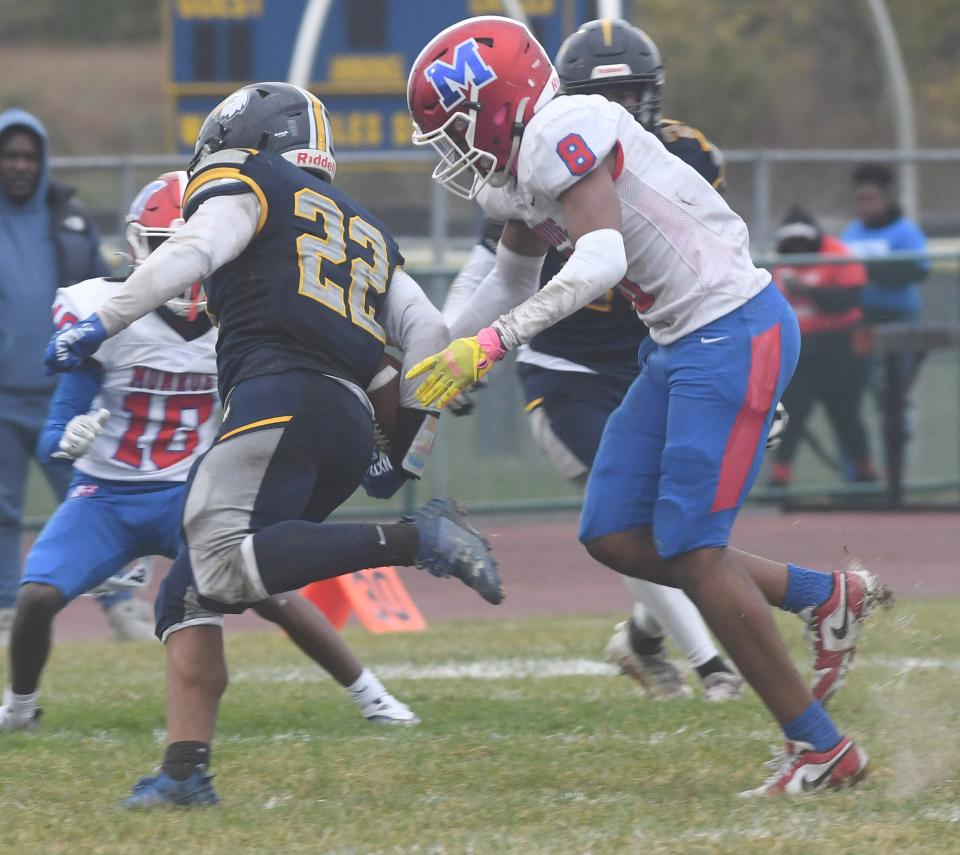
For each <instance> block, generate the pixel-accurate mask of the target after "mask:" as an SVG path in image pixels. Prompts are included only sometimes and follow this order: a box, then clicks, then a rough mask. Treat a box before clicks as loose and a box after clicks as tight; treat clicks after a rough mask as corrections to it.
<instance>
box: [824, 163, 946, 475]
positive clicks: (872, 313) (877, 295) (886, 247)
mask: <svg viewBox="0 0 960 855" xmlns="http://www.w3.org/2000/svg"><path fill="white" fill-rule="evenodd" d="M853 186H854V205H855V208H856V212H857V219H856V220H854V221H853V222H852V223H850V224H849V225H848V226H847V227H846V229H844V231H843V234H842V235H841V236H840V237H841V240H842V241H843V242H844V243H845V244H846V245H847V246H848V247H849V248H850V250H851V252H852V253H853V254H854V255H856V256H858V257H859V258H860V259H861V260H862V261H863V263H864V265H865V266H866V268H867V285H866V287H865V288H864V289H863V296H862V298H861V305H862V307H863V320H864V322H865V323H866V324H867V325H868V326H871V325H874V326H875V325H877V324H888V323H915V322H916V321H918V320H919V318H920V304H921V300H920V287H919V286H920V284H921V283H922V282H923V280H924V279H926V278H927V274H928V273H929V272H930V262H929V261H927V260H926V259H915V260H911V259H897V258H892V259H891V258H889V256H890V255H892V254H896V253H923V252H926V250H927V239H926V237H925V236H924V234H923V231H921V229H920V226H918V225H917V224H916V223H914V222H913V221H912V220H909V219H907V217H905V216H904V215H903V211H901V210H900V206H899V204H898V203H897V200H896V195H895V191H896V185H895V182H894V178H893V172H891V170H890V168H889V167H887V166H884V165H883V164H881V163H864V164H861V165H860V166H858V167H857V168H856V169H855V170H854V172H853ZM920 356H921V354H919V353H903V354H898V355H897V356H896V357H891V359H894V360H895V362H894V363H892V364H891V362H890V361H889V360H888V361H887V363H886V364H880V363H879V362H876V361H875V362H874V369H873V372H872V373H873V377H872V381H871V385H872V386H873V391H874V395H875V397H876V399H877V403H878V405H879V407H880V410H881V413H882V415H883V419H884V440H885V444H886V452H887V454H886V456H887V462H888V466H890V467H891V468H892V467H893V466H894V463H893V462H892V460H893V459H894V457H895V458H896V459H897V460H902V456H903V452H904V450H905V447H906V444H907V441H908V440H909V437H910V434H911V426H910V422H911V419H910V411H911V403H910V398H909V389H910V387H911V385H912V384H913V382H914V380H915V379H916V374H917V369H918V367H919V364H920V358H919V357H920ZM893 367H895V368H896V370H897V373H898V374H899V384H900V397H899V398H898V399H895V400H894V401H888V400H887V394H886V393H887V390H888V387H887V382H888V380H889V375H888V372H889V371H890V370H891V368H893ZM894 446H895V447H894ZM891 455H894V457H891ZM900 465H901V464H900V463H897V464H896V466H897V468H898V469H899V468H900ZM888 474H889V473H888Z"/></svg>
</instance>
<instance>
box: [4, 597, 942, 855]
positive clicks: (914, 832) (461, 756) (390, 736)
mask: <svg viewBox="0 0 960 855" xmlns="http://www.w3.org/2000/svg"><path fill="white" fill-rule="evenodd" d="M958 606H960V603H958V602H957V601H947V600H943V601H939V602H930V601H927V602H902V603H899V604H898V606H897V608H896V609H895V611H894V612H892V613H889V614H883V615H880V616H879V617H878V618H876V619H875V620H874V622H873V623H872V624H871V626H870V627H869V632H868V634H867V638H866V644H865V646H864V649H863V652H862V655H861V660H860V662H859V664H858V668H857V669H856V670H855V671H854V672H853V674H852V675H851V678H850V681H849V684H848V685H847V687H846V688H845V689H844V690H843V691H842V692H841V693H840V694H839V695H838V697H837V699H836V701H835V704H834V709H835V714H836V717H837V719H838V721H839V722H840V723H841V724H842V725H843V726H844V727H845V728H847V729H848V730H849V732H851V733H852V734H853V735H855V736H856V737H857V738H858V739H860V740H861V741H862V744H863V745H864V747H866V749H867V750H868V752H869V753H870V754H871V756H872V775H871V776H870V777H869V778H868V780H867V782H866V783H865V784H864V785H862V786H861V787H860V788H857V789H855V790H851V791H844V792H840V793H833V794H828V795H821V796H812V797H807V798H804V799H800V800H789V801H788V800H782V799H779V800H778V799H766V800H761V801H757V800H750V801H746V800H742V799H739V798H737V795H736V794H737V792H738V791H740V790H743V789H746V788H749V787H753V786H756V785H757V784H759V783H760V781H761V780H762V778H763V777H764V775H765V772H766V770H765V769H764V768H763V765H762V764H763V761H764V760H766V759H767V758H768V756H769V754H768V746H769V745H770V744H772V743H773V742H775V740H776V735H777V734H776V730H775V729H774V727H773V725H772V724H771V722H770V720H769V719H768V718H767V716H766V715H765V713H764V710H763V709H762V708H761V706H760V704H759V702H758V701H757V699H756V698H755V697H754V696H752V695H751V696H750V697H748V699H746V700H745V701H742V702H739V703H733V704H726V705H721V706H713V705H708V704H706V703H704V702H703V701H701V700H699V699H697V700H694V701H689V702H682V701H681V702H671V703H660V704H657V703H652V702H650V701H647V700H645V699H643V698H642V697H640V696H639V695H638V693H637V691H636V690H635V689H634V688H633V684H632V683H631V682H630V681H629V680H628V679H627V678H623V677H614V676H612V675H611V674H610V672H609V669H607V668H606V667H605V666H603V665H602V664H600V662H599V655H598V654H599V651H600V650H601V649H602V646H603V644H604V642H605V641H606V638H607V637H608V634H609V631H610V626H611V619H610V618H605V617H582V618H557V619H551V620H543V619H538V620H526V621H516V622H483V623H481V622H477V623H458V624H453V623H448V624H435V625H433V626H431V627H430V628H429V630H428V631H427V632H425V633H422V634H418V635H410V636H386V637H384V636H381V637H375V636H370V635H366V634H364V633H362V632H361V631H359V630H354V629H351V630H349V631H348V633H347V637H348V640H349V641H350V642H351V643H352V644H353V645H354V646H355V649H356V650H357V652H358V653H359V654H360V655H361V656H362V658H363V659H364V660H365V661H366V662H367V663H368V664H370V665H371V666H373V667H375V668H376V669H377V670H378V672H379V673H380V675H381V676H382V677H383V679H384V682H385V683H387V685H388V687H389V688H391V689H392V690H393V691H394V692H395V693H396V694H397V695H398V696H400V697H401V698H402V699H404V700H406V701H407V702H408V703H410V704H411V706H413V707H414V708H415V709H416V710H417V712H418V713H419V714H420V716H421V717H422V718H423V720H424V721H423V724H422V725H421V726H420V727H418V728H406V729H390V728H378V727H377V726H375V725H371V724H368V723H366V722H364V721H363V720H362V719H360V717H359V715H358V714H357V712H356V711H355V708H354V707H353V705H352V704H351V703H350V702H349V701H348V700H347V699H346V697H345V695H344V694H343V692H342V691H341V690H340V689H339V687H337V686H336V685H335V684H334V683H333V681H332V680H330V679H329V678H328V677H326V676H325V675H323V676H321V675H320V674H319V673H318V672H317V670H316V669H315V668H314V667H313V666H312V664H310V663H307V662H306V661H305V660H303V659H302V658H301V657H300V656H299V654H298V653H297V652H295V651H294V649H293V648H292V646H291V645H290V644H289V643H287V642H286V640H285V639H284V638H282V637H281V636H279V635H276V634H269V633H268V634H258V635H245V636H234V637H232V638H231V639H230V640H229V657H230V660H231V664H232V674H231V676H232V687H231V690H230V692H229V693H228V695H227V697H226V700H225V702H224V705H223V709H222V717H221V726H220V731H219V738H218V740H217V742H216V744H215V748H214V768H215V771H216V773H217V780H216V784H217V787H218V789H219V791H220V795H221V797H222V799H223V807H222V808H220V809H217V810H197V811H161V812H153V813H149V814H133V813H130V812H127V811H125V810H123V809H122V808H120V807H119V806H118V802H119V799H120V798H121V797H122V796H123V795H124V793H125V791H126V790H127V789H128V788H129V786H130V785H131V783H132V782H133V780H134V779H135V778H137V777H138V776H140V775H141V774H146V773H149V771H150V770H151V768H152V767H153V766H154V765H156V763H157V762H158V759H159V757H160V753H161V751H162V728H163V718H162V654H161V649H160V647H159V645H156V644H146V643H145V644H130V645H126V646H117V645H114V644H110V643H102V644H101V643H75V644H70V645H62V646H60V647H58V648H57V649H56V651H55V653H54V657H53V660H52V663H51V667H50V669H49V671H48V675H47V680H46V683H45V686H44V703H45V706H46V715H45V717H44V720H43V725H42V727H41V729H40V730H39V731H38V732H37V733H36V734H33V735H22V734H14V735H10V734H7V735H4V736H2V737H0V828H2V832H0V839H2V841H3V851H5V852H11V853H13V852H17V853H20V852H29V853H33V852H45V853H46V852H51V853H52V852H69V853H77V852H81V853H99V852H111V853H112V852H124V853H126V852H134V853H152V852H166V853H169V852H204V853H220V852H224V853H240V852H272V853H286V852H335V853H412V852H418V853H460V852H473V853H494V852H495V853H508V852H509V853H514V852H519V853H586V852H593V853H606V852H610V853H631V852H638V853H654V852H677V853H681V852H682V853H695V852H731V853H741V852H748V853H753V852H756V853H769V852H797V853H799V852H803V853H808V852H810V851H811V850H812V851H815V852H817V853H833V852H851V853H867V852H869V853H886V852H897V853H905V852H909V853H916V852H937V853H952V852H956V851H957V850H958V842H960V780H958V779H960V744H958V736H957V733H958V729H960V728H958V725H960V679H958V672H960V627H958V625H957V621H956V614H957V608H958ZM782 626H783V628H784V630H785V632H787V633H788V635H789V637H790V638H791V640H792V642H793V644H794V648H795V652H796V654H797V656H798V657H802V661H803V662H804V663H806V662H807V658H808V657H807V655H806V653H805V649H804V647H803V646H802V644H801V641H800V638H799V631H798V627H799V624H798V622H797V621H796V620H795V619H790V618H786V617H785V618H784V619H783V620H782Z"/></svg>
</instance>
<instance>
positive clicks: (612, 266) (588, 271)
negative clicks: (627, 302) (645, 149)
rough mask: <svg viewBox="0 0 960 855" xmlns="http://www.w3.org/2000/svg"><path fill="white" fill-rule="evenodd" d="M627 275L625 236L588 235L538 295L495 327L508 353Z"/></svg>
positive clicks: (600, 232)
mask: <svg viewBox="0 0 960 855" xmlns="http://www.w3.org/2000/svg"><path fill="white" fill-rule="evenodd" d="M626 272H627V256H626V250H625V249H624V245H623V235H622V234H621V233H620V232H618V231H616V230H615V229H597V230H596V231H592V232H587V233H586V234H585V235H583V236H582V237H581V238H580V239H579V240H578V241H577V243H576V246H575V248H574V251H573V255H571V256H570V258H569V259H568V260H567V263H566V264H565V265H564V266H563V267H562V268H561V270H560V272H559V273H557V275H556V276H554V277H553V279H551V280H550V281H549V282H548V283H547V284H546V285H544V286H543V288H541V289H540V291H539V292H537V293H536V294H534V295H533V296H532V297H530V298H529V299H528V300H526V301H525V302H523V303H521V304H520V305H519V306H517V307H516V308H514V309H512V310H511V311H509V312H508V313H507V314H505V315H502V316H501V317H500V318H498V319H497V322H496V323H495V324H494V329H496V330H497V332H498V333H499V335H500V340H501V342H502V343H503V346H504V348H505V349H506V350H513V348H515V347H517V346H518V345H521V344H525V343H526V342H528V341H530V339H532V338H533V337H534V336H535V335H536V334H537V333H539V332H542V331H543V330H545V329H547V327H551V326H553V325H554V324H555V323H557V321H559V320H562V319H563V318H565V317H568V316H569V315H572V314H573V313H574V312H575V311H577V309H581V308H583V307H584V306H585V305H586V304H587V303H590V302H592V301H593V300H596V299H597V298H598V297H599V296H600V295H601V294H603V293H604V292H605V291H609V290H610V289H611V288H613V286H614V285H616V284H618V283H619V282H620V281H621V280H622V279H623V277H624V276H625V275H626Z"/></svg>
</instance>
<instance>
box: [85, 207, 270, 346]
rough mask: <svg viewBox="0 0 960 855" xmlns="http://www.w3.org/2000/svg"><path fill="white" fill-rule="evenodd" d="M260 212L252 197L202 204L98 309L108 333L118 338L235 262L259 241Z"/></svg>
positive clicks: (260, 209)
mask: <svg viewBox="0 0 960 855" xmlns="http://www.w3.org/2000/svg"><path fill="white" fill-rule="evenodd" d="M261 214H262V208H261V205H260V202H259V200H258V198H257V196H256V195H255V194H251V193H244V194H242V195H229V196H214V197H212V198H210V199H207V200H206V201H204V202H203V203H202V204H201V205H200V207H199V208H198V209H197V211H196V213H195V214H193V216H191V218H190V220H189V221H188V222H187V223H186V224H184V225H183V226H181V227H180V228H179V229H178V230H177V231H176V233H175V234H174V235H173V236H172V237H170V238H169V239H168V240H166V241H164V242H163V244H162V245H161V246H160V247H158V248H157V249H156V250H154V252H152V253H151V254H150V257H149V258H148V259H147V260H146V261H145V262H144V263H143V264H142V265H140V267H138V268H137V269H136V270H134V272H133V273H132V274H130V277H129V278H128V279H127V281H126V284H125V286H124V288H123V290H122V291H121V292H120V293H119V294H117V296H115V297H113V298H112V299H110V300H109V301H108V302H107V303H105V304H104V305H103V306H101V307H100V309H98V310H97V314H98V315H99V317H100V321H101V322H102V323H103V326H104V328H105V329H106V330H107V334H108V335H115V334H116V333H118V332H119V331H120V330H122V329H124V328H126V327H128V326H129V325H130V324H132V323H133V322H134V321H135V320H137V319H138V318H142V317H143V316H144V315H146V314H147V313H148V312H152V311H153V310H154V309H156V308H158V307H159V306H162V305H163V304H164V303H165V302H167V300H170V299H172V298H173V297H176V296H177V295H178V294H182V293H183V292H184V291H185V290H186V289H187V288H188V287H189V286H190V285H191V284H192V283H194V282H197V281H200V280H203V279H206V278H207V277H208V276H209V275H210V274H211V273H213V272H214V271H215V270H218V269H219V268H221V267H223V265H224V264H226V263H227V262H229V261H233V259H235V258H236V257H237V256H238V255H240V253H241V252H243V250H244V249H246V247H247V245H248V244H249V243H250V241H252V240H253V238H254V237H255V235H256V233H257V230H258V228H259V226H258V224H259V222H260V218H261Z"/></svg>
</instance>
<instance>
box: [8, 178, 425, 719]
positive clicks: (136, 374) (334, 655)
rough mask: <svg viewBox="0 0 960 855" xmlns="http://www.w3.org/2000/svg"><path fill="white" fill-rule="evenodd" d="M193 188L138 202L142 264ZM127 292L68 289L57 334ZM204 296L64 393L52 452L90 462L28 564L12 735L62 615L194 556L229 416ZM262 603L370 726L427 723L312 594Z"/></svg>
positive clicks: (30, 714) (149, 192)
mask: <svg viewBox="0 0 960 855" xmlns="http://www.w3.org/2000/svg"><path fill="white" fill-rule="evenodd" d="M186 183H187V178H186V173H185V172H170V173H166V174H164V175H161V176H160V177H159V178H157V179H156V180H155V181H153V182H151V183H150V184H148V185H147V186H146V187H144V188H143V190H141V192H140V193H139V194H138V195H137V198H136V199H135V200H134V202H133V204H132V206H131V209H130V213H129V215H128V218H127V220H128V226H127V237H128V241H129V244H130V249H131V253H132V257H133V263H134V265H135V266H136V265H139V264H140V263H142V262H143V261H144V260H145V259H146V258H147V256H148V255H149V254H150V252H151V251H152V250H153V249H155V248H156V247H157V246H158V245H159V244H160V243H162V242H163V241H164V240H166V239H167V238H168V237H169V236H170V235H172V234H173V233H174V231H175V230H176V229H177V228H178V227H179V225H181V224H182V222H183V220H182V217H181V210H180V201H181V198H182V195H183V190H184V188H185V187H186ZM121 287H122V280H119V279H116V280H113V279H91V280H88V281H86V282H82V283H80V284H79V285H74V286H73V287H70V288H66V289H61V291H59V292H58V294H57V301H56V303H55V305H54V320H55V322H56V324H57V326H58V327H61V328H62V327H64V326H66V325H69V324H72V323H76V320H77V318H84V317H86V316H87V315H89V314H91V313H92V312H94V311H95V310H96V309H97V308H99V307H100V306H101V305H102V304H103V303H104V302H106V301H107V300H108V299H109V298H110V297H111V296H113V295H114V294H116V293H117V292H118V291H119V290H120V288H121ZM200 293H201V292H200V286H199V284H196V285H194V286H192V287H191V288H190V289H189V291H188V292H187V293H185V294H184V295H183V296H182V297H177V298H174V299H172V300H170V301H169V302H168V303H166V305H164V306H161V307H160V308H159V309H157V310H156V311H155V312H151V313H150V314H148V315H146V316H145V317H143V318H141V319H140V320H138V321H136V322H135V323H133V324H131V326H129V327H128V328H127V329H126V330H124V331H123V332H122V333H120V334H118V335H117V336H116V337H114V338H112V339H110V340H109V341H108V342H107V343H105V344H104V346H103V347H102V348H100V350H99V351H98V352H97V359H96V363H87V364H86V366H85V367H84V368H83V369H82V370H80V371H76V372H74V373H72V374H67V375H65V376H64V377H63V378H62V379H61V381H60V384H59V386H58V387H57V393H56V396H55V397H54V400H53V402H52V404H51V409H50V413H49V415H48V418H47V423H46V425H45V427H44V430H43V432H42V434H41V437H40V441H39V448H38V453H39V454H40V455H42V456H44V457H66V458H69V459H72V460H74V461H76V462H75V464H74V470H75V477H74V480H73V483H72V484H71V489H70V492H69V494H68V496H69V497H68V498H67V500H66V501H65V502H64V503H63V504H62V505H61V506H60V507H59V508H58V509H57V511H56V513H55V514H54V515H53V516H52V517H51V519H50V520H49V522H48V523H47V525H46V527H45V528H44V530H43V531H42V532H41V534H40V536H39V537H38V539H37V541H36V543H35V544H34V546H33V549H32V550H31V552H30V555H29V556H28V558H27V563H26V569H25V572H24V574H23V578H22V581H21V588H20V593H19V597H18V599H17V606H16V612H15V617H14V624H13V633H12V637H11V644H10V670H11V678H10V684H9V685H7V686H6V688H5V690H4V698H3V706H0V731H4V730H7V731H12V730H32V729H34V728H35V727H36V724H37V722H38V720H39V715H40V708H39V707H38V705H37V698H38V688H39V683H40V677H41V673H42V671H43V667H44V665H45V664H46V660H47V656H48V655H49V651H50V644H51V628H52V625H53V620H54V618H55V616H56V614H57V613H58V612H59V611H60V610H61V609H62V608H63V607H64V606H66V605H67V603H69V602H70V601H71V600H72V599H74V598H75V597H77V596H78V595H80V594H82V593H84V592H85V591H87V590H89V589H92V588H96V587H97V586H99V585H101V584H102V583H104V582H105V581H106V580H107V579H108V578H109V577H110V576H111V575H112V574H114V573H116V572H117V571H118V570H120V568H122V567H123V566H124V565H126V564H127V563H128V562H129V561H130V560H132V559H134V558H137V557H139V556H144V555H154V554H157V555H166V556H167V557H169V558H173V557H175V556H176V554H177V551H178V550H179V548H180V515H181V510H182V506H183V493H184V482H185V481H186V478H187V475H188V473H189V471H190V467H191V466H192V465H193V463H194V461H195V460H196V459H197V457H198V456H199V454H200V453H201V452H203V451H205V450H206V449H207V448H208V447H209V445H210V443H211V442H212V440H213V437H214V434H215V433H216V430H217V427H218V426H219V424H220V419H221V415H222V413H221V408H220V401H219V397H218V395H217V367H216V353H215V346H216V341H217V333H216V330H215V329H214V328H213V326H212V324H211V323H210V320H209V319H208V318H207V316H206V315H205V314H204V313H203V311H202V309H203V303H202V301H201V300H200ZM255 609H256V611H257V613H258V614H260V616H261V617H264V618H266V619H267V620H270V621H273V622H274V623H276V624H278V625H279V626H281V627H282V628H283V629H284V630H285V631H286V632H287V634H288V635H289V636H290V638H291V639H293V641H294V642H295V643H296V644H297V645H299V646H300V648H301V649H302V650H303V651H304V652H305V653H306V654H307V655H308V656H310V657H311V658H313V659H314V660H315V661H316V662H317V663H318V664H319V665H320V666H321V667H323V668H325V669H326V670H327V671H329V672H330V674H331V675H332V676H333V677H334V678H335V679H336V680H337V681H338V682H339V683H340V684H341V685H342V686H344V687H345V688H346V689H347V691H348V694H349V696H350V697H351V698H352V699H353V700H354V701H355V702H356V703H357V705H358V706H359V707H360V710H361V712H362V714H363V715H364V717H366V718H367V719H368V720H370V721H373V722H377V723H389V724H417V723H418V722H419V719H418V718H417V717H416V716H415V715H414V713H413V712H412V711H411V710H410V709H409V708H408V707H407V706H406V705H405V704H403V703H401V702H400V701H398V700H397V699H396V698H394V697H393V696H392V695H391V694H390V693H389V692H387V691H386V690H385V689H384V688H383V686H382V684H381V683H380V681H379V680H378V679H377V677H376V675H374V674H373V673H372V672H371V671H370V670H369V669H366V668H364V667H363V666H362V665H361V664H360V663H359V662H358V661H357V659H356V657H355V656H354V655H353V654H352V653H351V652H350V650H349V648H347V646H346V645H345V644H344V642H343V640H342V639H341V638H340V636H339V635H338V634H337V633H336V631H335V630H334V629H333V627H332V626H331V625H330V623H329V622H328V621H327V619H326V618H325V617H324V616H323V615H322V614H321V613H320V612H319V611H318V610H317V609H316V608H315V607H314V606H313V605H312V604H311V603H309V602H308V601H307V600H306V599H304V598H303V597H299V596H296V595H291V596H287V595H276V596H273V597H271V598H270V599H267V600H264V601H262V602H260V603H257V604H256V606H255Z"/></svg>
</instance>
